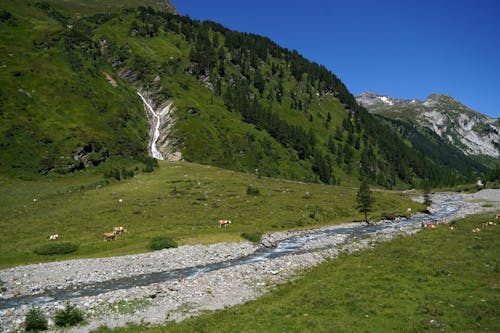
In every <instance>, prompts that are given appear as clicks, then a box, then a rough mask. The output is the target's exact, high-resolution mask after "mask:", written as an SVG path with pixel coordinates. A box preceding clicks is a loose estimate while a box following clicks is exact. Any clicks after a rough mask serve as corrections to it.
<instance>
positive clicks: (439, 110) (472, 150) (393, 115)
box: [356, 92, 500, 170]
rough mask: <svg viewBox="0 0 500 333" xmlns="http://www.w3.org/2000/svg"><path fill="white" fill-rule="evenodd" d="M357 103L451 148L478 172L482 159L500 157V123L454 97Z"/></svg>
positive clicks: (369, 96) (367, 97)
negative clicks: (458, 152) (476, 163)
mask: <svg viewBox="0 0 500 333" xmlns="http://www.w3.org/2000/svg"><path fill="white" fill-rule="evenodd" d="M356 99H357V101H358V103H360V104H361V105H363V106H364V107H366V108H367V109H368V110H369V111H370V112H372V113H374V114H377V115H381V116H383V117H384V118H386V119H390V120H391V121H393V122H394V123H396V124H397V125H398V126H401V124H406V127H412V128H414V129H416V130H417V131H416V132H415V133H418V134H415V135H420V136H426V137H428V138H429V140H430V141H435V142H436V141H439V142H440V143H439V144H440V146H442V147H446V146H448V147H447V149H446V151H448V152H449V153H453V155H455V156H456V158H457V159H464V160H465V161H467V163H468V164H469V165H470V166H472V167H474V168H475V169H477V170H481V168H480V167H478V166H477V165H476V166H474V165H473V163H472V161H476V160H477V159H478V158H481V157H483V158H484V157H486V158H489V159H490V160H494V159H498V158H499V157H500V120H499V119H493V118H490V117H488V116H486V115H483V114H481V113H479V112H477V111H474V110H472V109H470V108H468V107H467V106H465V105H463V104H462V103H460V102H458V101H456V100H455V99H453V98H452V97H450V96H447V95H440V94H433V95H430V96H429V97H428V98H427V100H425V101H420V100H416V99H411V100H405V99H397V98H392V97H389V96H383V95H377V94H374V93H370V92H365V93H363V94H361V95H360V96H358V97H356ZM432 137H434V138H432ZM407 138H409V136H407ZM409 140H410V141H412V143H416V142H415V140H411V139H409ZM450 145H451V146H452V147H454V148H455V149H453V148H452V147H449V146H450ZM417 149H418V148H417ZM433 150H434V151H435V149H433ZM454 150H459V151H461V152H462V153H463V154H457V153H456V152H454ZM464 154H465V155H467V156H468V157H466V156H463V155H464Z"/></svg>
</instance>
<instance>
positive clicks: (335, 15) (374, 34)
mask: <svg viewBox="0 0 500 333" xmlns="http://www.w3.org/2000/svg"><path fill="white" fill-rule="evenodd" d="M172 2H173V3H174V6H175V7H176V8H177V11H178V12H179V14H181V15H188V16H190V17H191V18H193V19H197V20H211V21H215V22H218V23H220V24H222V25H224V26H226V27H227V28H230V29H233V30H237V31H242V32H249V33H254V34H258V35H263V36H266V37H269V38H270V39H272V40H273V41H274V42H276V43H277V44H279V45H280V46H283V47H286V48H288V49H290V50H293V49H295V50H297V51H298V52H299V53H300V54H302V55H303V56H304V57H306V58H307V59H309V60H311V61H315V62H317V63H319V64H322V65H324V66H325V67H326V68H328V69H329V70H331V71H332V72H333V73H335V75H337V76H338V77H339V78H340V79H341V80H342V81H343V82H344V83H345V84H346V86H347V87H348V88H349V90H350V91H351V92H352V93H353V94H354V95H359V94H360V93H362V92H364V91H371V92H375V93H378V94H383V95H389V96H391V97H395V98H405V99H412V98H416V99H420V100H425V99H426V98H427V96H428V95H430V94H432V93H441V94H448V95H450V96H452V97H453V98H455V99H456V100H458V101H460V102H462V103H463V104H465V105H467V106H468V107H470V108H472V109H474V110H476V111H479V112H481V113H484V114H487V115H489V116H491V117H495V118H499V117H500V1H499V0H399V1H396V0H343V1H339V0H330V1H329V0H307V1H304V0H303V1H297V0H267V1H263V0H251V1H247V0H209V1H207V0H172Z"/></svg>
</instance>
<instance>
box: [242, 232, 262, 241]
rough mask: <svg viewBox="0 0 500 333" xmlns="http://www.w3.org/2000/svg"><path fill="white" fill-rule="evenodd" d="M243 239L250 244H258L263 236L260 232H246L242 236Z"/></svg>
mask: <svg viewBox="0 0 500 333" xmlns="http://www.w3.org/2000/svg"><path fill="white" fill-rule="evenodd" d="M241 237H243V238H245V239H246V240H249V241H250V242H253V243H258V242H260V239H261V238H262V234H261V233H260V232H244V233H242V234H241Z"/></svg>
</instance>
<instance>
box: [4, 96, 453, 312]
mask: <svg viewBox="0 0 500 333" xmlns="http://www.w3.org/2000/svg"><path fill="white" fill-rule="evenodd" d="M141 97H142V96H141ZM145 103H146V102H145ZM460 205H461V202H460V199H458V198H457V197H453V198H450V199H448V200H447V201H442V202H439V203H436V205H435V208H436V209H435V211H436V212H435V213H434V214H428V215H424V214H417V215H414V216H413V217H411V218H409V219H403V220H400V221H398V222H394V223H381V224H375V225H364V224H363V225H361V224H360V225H358V226H352V224H351V225H349V226H344V227H342V226H337V227H336V228H331V229H325V228H323V229H316V230H315V229H311V230H308V231H305V232H302V233H299V234H297V235H294V236H291V237H288V238H285V239H282V240H280V241H277V242H276V243H274V244H273V246H272V247H260V248H259V249H258V250H256V251H255V252H253V253H252V254H250V255H247V256H244V257H240V258H237V259H233V260H228V261H222V262H216V263H212V264H207V265H199V266H193V267H187V268H181V269H174V270H166V271H162V272H154V273H145V274H139V275H134V276H129V277H123V278H117V279H111V280H106V281H103V282H94V283H87V284H80V285H75V286H70V287H67V288H65V289H45V290H44V291H43V292H42V293H39V294H35V295H23V296H19V297H11V298H7V299H0V310H3V309H8V308H16V307H19V306H21V305H23V304H26V305H39V304H44V303H49V302H54V301H60V300H67V299H71V298H75V297H82V296H95V295H99V294H103V293H106V292H109V291H114V290H119V289H128V288H132V287H136V286H148V285H150V284H154V283H159V282H165V281H170V280H172V281H173V280H176V279H180V278H187V277H193V276H196V275H199V274H204V273H208V272H213V271H218V270H221V269H225V268H230V267H235V266H238V265H248V264H252V263H258V262H263V261H266V260H269V259H273V258H278V257H282V256H286V255H290V254H300V253H304V252H313V251H318V250H319V249H318V248H314V249H310V250H304V249H303V246H304V245H305V244H306V243H308V242H311V241H315V240H320V239H322V238H325V237H331V236H335V235H344V236H346V237H345V239H344V241H343V243H342V244H346V243H349V242H352V241H354V240H356V239H361V238H365V237H369V236H373V235H375V234H376V233H377V232H380V231H383V230H386V231H391V232H392V231H393V232H397V231H399V230H403V229H407V228H419V227H420V226H421V224H422V223H427V222H431V221H433V220H435V219H438V220H443V219H449V218H450V217H451V216H452V215H453V214H454V213H456V212H457V211H458V210H459V209H460ZM338 245H339V244H338V243H336V244H331V245H325V246H323V247H322V248H325V247H334V246H338Z"/></svg>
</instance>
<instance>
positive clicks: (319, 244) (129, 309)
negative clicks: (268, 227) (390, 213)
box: [0, 190, 500, 332]
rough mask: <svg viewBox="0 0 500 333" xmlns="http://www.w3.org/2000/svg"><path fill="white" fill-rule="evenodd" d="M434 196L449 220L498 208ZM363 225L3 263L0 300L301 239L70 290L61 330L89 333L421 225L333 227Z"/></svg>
mask: <svg viewBox="0 0 500 333" xmlns="http://www.w3.org/2000/svg"><path fill="white" fill-rule="evenodd" d="M433 201H434V204H433V205H432V206H431V208H430V209H431V211H436V210H438V209H442V203H443V202H446V201H454V205H455V207H458V210H456V211H454V212H453V214H450V216H448V219H449V220H451V219H456V218H459V217H463V216H465V215H469V214H473V213H478V212H481V211H485V210H488V209H490V210H494V209H496V208H497V206H498V205H499V204H500V202H499V201H500V190H485V191H480V192H478V193H475V194H457V193H437V194H435V195H433ZM379 223H385V222H384V221H381V222H379ZM364 227H365V226H364V224H363V223H350V224H344V225H337V226H330V227H324V228H318V229H312V230H305V231H293V232H278V233H273V234H267V235H264V237H263V239H262V243H261V244H258V245H256V244H252V243H249V242H240V243H219V244H213V245H207V246H203V245H189V246H182V247H179V248H176V249H168V250H162V251H156V252H152V253H146V254H138V255H127V256H120V257H113V258H100V259H83V260H69V261H63V262H55V263H48V264H39V265H28V266H21V267H16V268H12V269H6V270H1V271H0V281H1V283H2V286H3V288H5V291H4V292H2V294H0V304H1V302H2V300H7V299H10V298H12V297H14V296H15V295H17V296H19V295H21V296H24V295H37V294H40V293H42V292H43V291H45V290H47V289H50V290H55V289H56V290H57V289H65V288H70V289H71V288H73V287H74V288H75V289H78V288H79V286H81V285H82V284H88V283H90V282H92V283H97V284H98V283H99V282H102V281H109V280H112V279H120V278H128V277H134V276H142V275H145V274H149V273H155V272H163V271H167V270H172V269H182V268H186V267H196V266H204V265H209V264H215V263H223V262H227V261H231V260H235V259H237V258H244V257H247V256H249V255H252V254H255V253H257V252H258V251H260V250H262V249H263V248H265V247H269V248H272V247H273V246H275V245H276V244H277V243H279V242H283V241H285V242H286V241H287V240H289V239H291V238H293V237H295V236H297V237H302V238H301V240H302V241H303V243H301V244H300V246H299V248H298V249H297V251H294V252H293V253H289V254H286V255H283V256H277V257H270V258H265V260H262V258H260V259H261V260H255V261H254V262H253V261H250V262H246V263H245V264H238V265H230V266H227V267H225V266H223V267H224V268H220V269H216V270H212V271H208V272H205V271H200V272H199V273H194V274H190V275H189V276H186V277H182V276H180V277H177V278H175V279H167V280H165V281H160V282H155V283H151V284H148V285H142V286H130V287H126V288H124V289H121V288H117V289H115V290H110V291H107V292H104V293H101V294H97V295H93V296H81V297H78V296H75V297H72V298H71V299H70V302H71V303H72V304H75V305H76V306H77V307H78V308H79V309H82V310H83V311H84V312H85V314H86V318H87V322H88V323H87V325H86V326H82V327H76V328H72V329H70V330H65V332H69V331H71V332H87V331H89V330H91V329H94V328H97V327H99V326H101V325H107V326H109V327H116V326H123V325H125V324H126V323H127V322H135V323H139V322H147V323H152V324H160V323H163V322H165V321H166V320H176V321H180V320H183V319H185V318H187V317H190V316H195V315H196V314H198V313H200V312H201V311H203V310H216V309H222V308H224V307H227V306H231V305H235V304H239V303H243V302H246V301H248V300H251V299H255V298H257V297H258V296H259V295H262V294H263V293H265V292H267V291H268V290H269V289H270V287H272V286H274V285H276V284H278V283H282V282H284V281H287V280H289V279H292V278H296V277H297V276H300V274H301V273H300V272H301V270H302V269H304V268H306V267H311V266H314V265H317V264H318V263H320V262H322V261H324V260H326V259H328V258H332V257H335V256H337V255H338V254H339V253H340V252H352V251H359V250H362V249H366V248H368V247H371V246H373V245H374V244H376V243H377V242H381V241H388V240H390V239H392V238H394V237H396V236H399V235H401V234H411V233H415V232H418V231H419V229H420V227H419V224H417V223H413V224H404V223H391V224H390V227H386V228H383V229H376V230H375V229H374V230H373V231H372V232H369V233H366V234H362V235H361V234H356V233H355V232H354V231H353V232H351V233H338V234H335V231H336V230H341V229H344V230H347V229H348V230H361V229H362V228H364ZM346 228H347V229H346ZM322 232H325V236H324V237H313V236H314V235H317V234H318V233H322ZM328 232H330V233H328ZM354 234H356V235H354ZM309 235H311V237H310V238H308V236H309ZM256 251H257V252H256ZM257 258H259V257H258V256H257ZM64 304H65V303H64V300H49V301H46V302H42V303H41V304H40V305H39V306H40V307H41V308H42V309H43V311H44V312H45V313H46V314H47V316H48V317H49V318H52V317H53V315H54V313H55V311H56V310H57V309H60V308H62V307H64ZM28 309H29V306H28V305H20V306H17V307H12V308H7V309H3V310H0V328H1V330H2V332H14V331H17V330H19V329H20V328H21V327H22V324H23V322H24V317H25V314H26V312H27V311H28Z"/></svg>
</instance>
